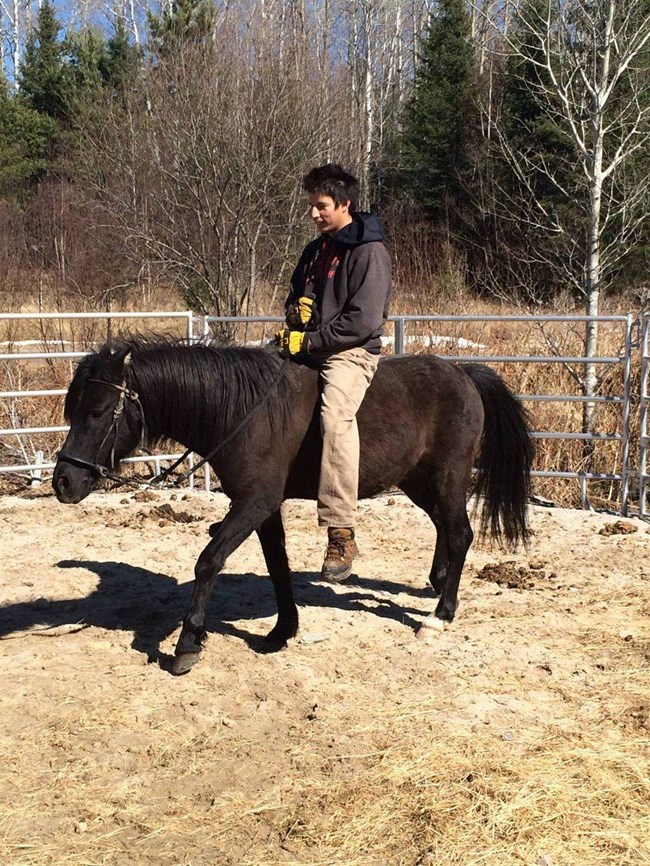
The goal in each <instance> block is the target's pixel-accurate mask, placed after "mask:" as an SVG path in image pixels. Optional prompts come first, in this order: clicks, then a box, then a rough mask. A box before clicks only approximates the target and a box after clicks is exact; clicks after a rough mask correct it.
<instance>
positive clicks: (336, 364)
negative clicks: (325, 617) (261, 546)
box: [276, 164, 391, 582]
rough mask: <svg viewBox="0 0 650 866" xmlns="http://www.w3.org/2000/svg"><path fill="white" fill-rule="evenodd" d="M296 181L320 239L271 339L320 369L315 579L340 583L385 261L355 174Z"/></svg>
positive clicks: (296, 276) (385, 296)
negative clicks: (321, 549)
mask: <svg viewBox="0 0 650 866" xmlns="http://www.w3.org/2000/svg"><path fill="white" fill-rule="evenodd" d="M303 185H304V189H305V191H306V192H307V195H308V199H309V208H310V210H309V214H310V216H311V218H312V219H313V221H314V223H315V224H316V227H317V228H318V230H319V232H320V235H321V236H320V238H317V239H316V240H314V241H312V242H311V243H309V244H308V245H307V246H306V247H305V249H304V251H303V253H302V255H301V257H300V260H299V262H298V265H297V267H296V269H295V271H294V273H293V276H292V278H291V290H290V292H289V295H288V297H287V300H286V304H285V308H286V325H287V326H286V328H283V329H282V330H280V331H278V333H277V334H276V340H277V342H278V345H279V347H280V353H281V354H282V355H283V356H284V357H288V358H291V359H292V360H296V361H298V362H301V363H307V364H309V365H311V366H317V367H318V369H319V371H320V380H321V386H322V397H321V413H320V419H321V433H322V438H323V453H322V458H321V467H320V480H319V486H318V523H319V526H326V527H327V534H328V544H327V550H326V553H325V561H324V563H323V568H322V577H323V578H324V579H326V580H330V581H336V582H339V581H342V580H345V579H346V578H347V577H348V576H349V574H350V572H351V570H352V560H353V559H354V557H355V555H356V554H357V553H358V550H357V545H356V542H355V537H354V530H355V522H356V512H357V497H358V484H359V432H358V429H357V420H356V414H357V411H358V409H359V407H360V406H361V403H362V401H363V398H364V395H365V393H366V390H367V389H368V386H369V385H370V382H371V380H372V377H373V376H374V373H375V370H376V369H377V364H378V362H379V352H380V348H381V342H380V337H381V332H382V328H383V325H384V323H385V322H386V317H387V315H388V304H389V300H390V293H391V260H390V256H389V254H388V250H387V249H386V247H385V246H384V242H383V234H382V230H381V225H380V223H379V220H378V219H377V217H375V216H374V215H373V214H369V213H362V212H359V211H358V210H357V206H358V198H359V183H358V181H357V180H356V178H354V177H353V176H352V175H351V174H348V173H347V172H346V171H344V170H343V169H342V168H341V166H340V165H335V164H328V165H323V166H320V167H319V168H314V169H312V170H311V171H310V172H309V173H308V174H307V175H305V178H304V184H303Z"/></svg>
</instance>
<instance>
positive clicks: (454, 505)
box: [423, 469, 474, 628]
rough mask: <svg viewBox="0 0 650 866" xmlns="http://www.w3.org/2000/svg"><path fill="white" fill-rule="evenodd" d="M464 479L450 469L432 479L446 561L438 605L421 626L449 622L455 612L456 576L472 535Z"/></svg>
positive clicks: (462, 564) (456, 596) (437, 625)
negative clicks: (442, 530)
mask: <svg viewBox="0 0 650 866" xmlns="http://www.w3.org/2000/svg"><path fill="white" fill-rule="evenodd" d="M467 483H468V479H466V478H464V477H461V476H460V474H459V473H455V472H454V471H453V469H452V470H450V471H447V472H445V473H444V476H443V477H440V476H438V477H434V479H433V488H434V492H435V496H436V502H437V506H438V513H439V515H440V519H441V521H442V523H443V525H444V529H445V534H446V538H447V553H448V563H447V574H446V577H445V580H444V585H443V586H442V592H441V594H440V600H439V601H438V606H437V607H436V611H435V614H434V616H433V617H427V619H426V620H425V622H424V624H423V625H424V626H425V627H431V626H433V627H434V628H440V627H441V625H442V623H445V622H451V621H452V620H453V618H454V615H455V613H456V608H457V606H458V587H459V584H460V577H461V574H462V572H463V566H464V565H465V557H466V556H467V551H468V550H469V547H470V545H471V543H472V540H473V538H474V533H473V532H472V527H471V526H470V522H469V518H468V516H467V502H466V491H467Z"/></svg>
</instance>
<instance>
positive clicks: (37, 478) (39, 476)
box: [30, 451, 45, 487]
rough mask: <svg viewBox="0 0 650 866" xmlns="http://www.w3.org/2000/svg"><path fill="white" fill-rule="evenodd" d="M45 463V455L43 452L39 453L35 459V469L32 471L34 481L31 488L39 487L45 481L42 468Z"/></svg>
mask: <svg viewBox="0 0 650 866" xmlns="http://www.w3.org/2000/svg"><path fill="white" fill-rule="evenodd" d="M44 462H45V454H44V453H43V452H42V451H37V452H36V456H35V458H34V463H35V468H34V469H32V472H31V476H32V480H31V482H30V486H31V487H39V486H40V484H41V482H42V481H43V470H42V469H41V466H42V465H43V463H44Z"/></svg>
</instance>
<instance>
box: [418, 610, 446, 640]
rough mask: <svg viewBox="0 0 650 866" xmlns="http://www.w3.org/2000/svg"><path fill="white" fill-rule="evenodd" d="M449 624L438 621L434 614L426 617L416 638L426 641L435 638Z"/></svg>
mask: <svg viewBox="0 0 650 866" xmlns="http://www.w3.org/2000/svg"><path fill="white" fill-rule="evenodd" d="M448 625H449V623H446V622H444V620H441V619H438V617H437V616H435V614H432V615H431V616H428V617H427V618H426V619H425V620H424V622H423V623H422V625H421V626H420V628H419V629H418V630H417V633H416V637H417V638H418V640H426V639H427V638H430V637H436V636H437V635H439V634H442V632H443V631H444V630H445V629H446V628H447V626H448Z"/></svg>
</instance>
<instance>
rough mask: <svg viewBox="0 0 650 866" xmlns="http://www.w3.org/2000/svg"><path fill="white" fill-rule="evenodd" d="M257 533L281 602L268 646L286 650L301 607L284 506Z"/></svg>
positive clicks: (293, 635)
mask: <svg viewBox="0 0 650 866" xmlns="http://www.w3.org/2000/svg"><path fill="white" fill-rule="evenodd" d="M257 534H258V536H259V539H260V543H261V545H262V551H263V553H264V559H265V561H266V567H267V568H268V570H269V575H270V577H271V580H272V581H273V589H274V590H275V600H276V602H277V605H278V621H277V623H276V624H275V626H274V627H273V629H272V630H271V631H270V632H269V634H268V635H267V636H266V640H265V644H266V648H267V649H268V650H271V651H274V650H279V649H282V647H283V646H284V645H285V644H286V642H287V641H288V640H290V639H291V638H292V637H295V636H296V634H297V633H298V608H297V607H296V603H295V601H294V600H293V586H292V583H291V571H290V569H289V560H288V559H287V550H286V547H285V538H284V526H283V525H282V515H281V514H280V509H278V510H277V511H275V512H274V513H273V514H272V515H271V516H270V517H268V518H267V519H266V520H265V521H264V523H263V524H262V525H261V526H260V528H259V529H258V530H257Z"/></svg>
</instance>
